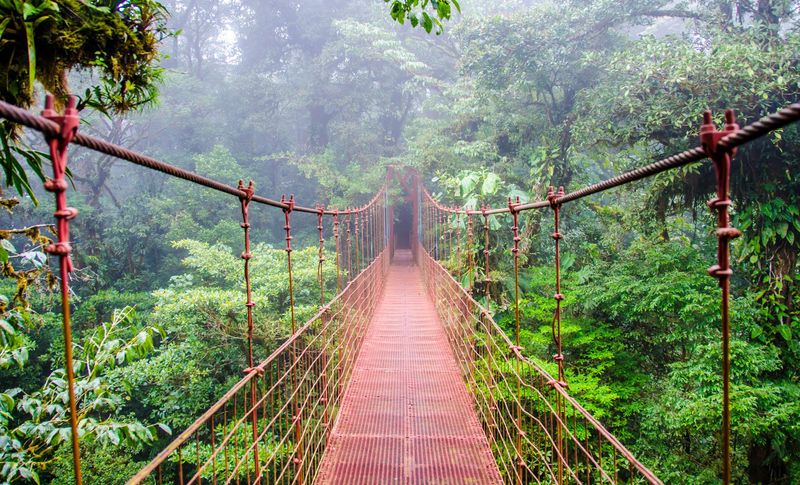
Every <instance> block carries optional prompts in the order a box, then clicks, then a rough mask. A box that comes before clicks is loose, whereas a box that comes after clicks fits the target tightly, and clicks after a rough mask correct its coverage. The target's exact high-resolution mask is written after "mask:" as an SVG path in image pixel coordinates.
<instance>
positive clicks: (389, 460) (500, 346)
mask: <svg viewBox="0 0 800 485" xmlns="http://www.w3.org/2000/svg"><path fill="white" fill-rule="evenodd" d="M0 116H2V117H3V118H5V119H7V120H9V121H12V122H14V123H18V124H21V125H24V126H26V127H28V128H30V129H33V130H37V131H39V132H41V133H42V134H43V135H44V137H45V139H46V141H47V144H48V146H49V150H50V155H51V159H52V168H53V176H52V178H50V179H48V180H47V182H46V183H45V188H46V189H47V190H48V191H51V192H53V193H54V194H55V206H56V211H55V218H56V230H57V241H56V242H54V243H53V244H52V245H51V246H49V247H48V248H46V250H47V252H48V253H50V254H51V255H54V256H57V257H58V258H59V269H60V289H61V295H62V312H63V322H64V327H63V331H64V338H65V343H66V345H65V365H66V371H67V378H68V387H69V403H70V416H71V422H70V424H71V429H72V433H71V440H72V451H73V465H74V474H75V482H76V483H77V484H81V483H82V475H81V461H80V458H81V455H80V442H79V434H78V433H77V430H78V428H79V426H80V423H79V422H78V417H77V416H78V415H77V409H76V399H75V392H74V372H73V359H72V344H71V341H72V340H71V326H70V308H71V306H70V300H69V298H70V289H69V273H70V272H71V271H72V262H71V259H70V254H71V251H72V248H71V246H70V239H69V223H70V221H71V220H72V219H74V218H75V217H77V216H78V213H77V211H76V210H75V209H72V208H70V207H68V206H67V189H68V182H67V175H66V173H67V172H66V170H67V155H68V148H69V146H70V145H71V144H77V145H81V146H84V147H87V148H89V149H91V150H95V151H98V152H102V153H105V154H108V155H111V156H114V157H117V158H120V159H122V160H127V161H129V162H131V163H133V164H136V165H139V166H142V167H146V168H148V169H151V170H156V171H160V172H163V173H165V174H168V175H170V176H173V177H177V178H181V179H184V180H186V181H188V182H192V183H195V184H198V185H201V186H205V187H207V188H209V189H212V190H216V191H219V192H222V193H226V194H229V195H230V196H232V199H235V200H236V201H237V203H238V204H239V205H240V207H241V214H242V218H241V226H242V229H243V240H242V246H243V253H242V259H243V272H244V280H245V287H246V301H243V302H242V304H243V312H246V314H247V328H248V331H247V336H246V337H247V340H248V342H249V352H248V362H249V365H248V367H247V368H246V369H243V371H244V375H243V377H242V379H241V380H239V381H238V382H237V383H236V384H235V385H234V386H233V387H232V388H231V389H230V390H228V391H227V392H226V393H225V394H224V395H223V396H222V397H220V398H219V400H218V401H217V402H216V403H214V404H213V405H212V406H211V407H210V408H209V409H208V410H207V411H206V412H205V413H203V414H202V415H201V416H199V417H197V419H196V420H195V421H194V423H193V424H192V425H191V426H189V427H188V428H186V429H185V430H183V431H182V432H180V434H178V435H177V436H175V437H174V439H173V441H172V442H171V443H170V444H169V445H168V446H166V447H165V448H164V449H163V450H161V451H160V452H159V453H158V454H157V455H156V456H155V458H153V459H152V461H151V462H150V463H148V464H147V465H146V466H145V467H144V468H142V469H141V470H140V471H139V472H138V473H136V475H135V476H133V477H131V478H130V480H129V481H128V483H129V484H131V485H133V484H144V483H148V484H150V483H158V484H162V483H178V484H201V483H209V484H210V483H213V484H217V483H237V484H239V483H253V484H256V483H261V484H266V483H270V484H271V483H287V484H303V483H321V484H361V483H363V484H388V483H409V484H412V483H413V484H423V483H424V484H428V483H436V484H462V483H472V484H495V483H513V484H523V483H525V484H528V483H559V484H560V483H661V482H660V480H659V479H658V477H657V476H656V475H655V474H653V473H652V472H651V471H650V470H649V469H648V468H647V466H646V464H643V463H641V462H640V461H639V460H637V459H636V457H635V456H634V455H633V454H632V453H631V452H630V451H629V450H628V449H627V448H625V446H624V445H623V444H622V443H620V442H619V440H617V439H616V438H615V437H614V435H613V434H612V432H610V431H609V430H607V429H606V428H605V427H604V426H603V425H602V424H601V423H600V422H599V421H598V420H597V419H595V418H594V417H593V416H592V415H591V414H590V413H589V412H588V411H587V410H586V409H585V408H583V407H582V406H581V405H580V403H579V402H578V401H576V400H575V399H574V398H573V397H572V396H571V395H570V394H569V384H568V379H567V374H568V373H567V372H565V361H564V353H563V348H562V347H563V346H562V340H561V302H562V301H563V300H564V299H565V298H567V297H568V295H564V294H563V293H562V290H561V263H560V247H561V244H562V238H563V236H562V234H561V232H560V224H561V221H560V209H561V207H562V206H564V205H565V204H568V203H570V202H572V201H575V200H578V199H582V198H585V197H589V196H592V195H594V194H597V193H599V192H603V191H605V190H609V189H613V188H615V187H618V186H621V185H624V184H628V183H631V182H634V181H636V180H640V179H643V178H646V177H651V176H654V175H656V174H659V173H662V172H665V171H668V170H673V169H676V168H678V167H682V166H685V165H688V164H691V163H696V162H702V161H704V160H710V161H711V163H712V164H713V166H714V168H715V180H713V181H709V184H713V186H714V187H715V189H716V197H714V198H713V199H712V200H711V201H709V207H710V208H711V210H712V211H714V212H715V213H716V214H717V222H718V224H717V230H716V236H717V241H718V248H717V254H716V256H713V258H714V259H715V263H714V264H713V265H712V266H711V267H710V268H709V270H708V272H709V274H710V276H712V277H714V278H716V279H718V281H719V284H720V287H721V289H722V291H721V300H720V328H721V330H722V337H721V342H720V345H721V348H722V356H723V357H722V361H721V362H720V380H721V382H722V386H721V387H722V393H721V394H722V395H721V415H722V422H721V423H720V430H721V439H720V450H719V454H720V458H721V463H722V466H721V470H720V476H721V478H722V481H723V482H724V483H730V481H731V448H730V443H731V437H730V427H731V426H730V395H729V388H730V351H729V338H730V321H729V300H730V277H731V274H732V269H731V263H730V250H729V243H730V241H731V239H733V238H735V237H737V236H738V235H739V231H737V230H736V229H735V228H733V227H731V226H730V220H729V207H730V205H731V203H732V201H731V198H730V169H731V163H732V160H733V158H734V156H735V153H736V148H737V147H739V146H741V145H744V144H745V143H748V142H750V141H752V140H754V139H756V138H759V137H762V136H765V135H767V134H769V133H770V132H772V131H774V130H777V129H780V128H782V127H784V126H786V125H788V124H790V123H793V122H796V121H797V120H798V119H800V104H792V105H789V106H787V107H785V108H783V109H781V110H780V111H778V112H776V113H774V114H771V115H769V116H766V117H764V118H762V119H761V120H759V121H757V122H755V123H753V124H751V125H749V126H747V127H744V128H741V127H739V126H738V125H737V124H736V120H735V119H734V115H733V113H732V112H731V111H728V112H727V113H726V121H725V125H724V127H723V128H722V129H718V128H717V126H716V125H715V124H714V123H713V121H712V117H711V114H710V113H706V114H705V116H704V119H703V123H702V125H701V126H700V144H699V146H697V147H696V148H693V149H691V150H687V151H685V152H682V153H679V154H676V155H673V156H671V157H668V158H665V159H663V160H659V161H657V162H655V163H652V164H650V165H646V166H644V167H641V168H638V169H635V170H632V171H630V172H626V173H623V174H621V175H619V176H616V177H613V178H611V179H608V180H605V181H603V182H600V183H597V184H594V185H591V186H587V187H584V188H581V189H578V190H575V191H571V192H565V190H564V188H562V187H559V188H558V189H556V188H553V187H551V188H550V190H549V191H548V193H547V194H546V196H545V197H543V199H542V200H539V201H534V202H529V203H521V202H520V201H519V199H517V200H510V199H509V201H508V204H507V205H506V206H503V207H485V206H483V207H481V208H479V209H477V210H466V209H464V208H460V207H449V206H446V205H444V204H442V203H441V202H440V201H438V200H436V198H435V197H433V196H432V195H431V193H430V192H429V191H428V190H427V189H426V188H425V187H424V185H423V184H422V178H421V177H420V175H419V174H418V173H417V172H415V171H414V170H410V169H405V170H401V169H396V168H392V167H389V169H388V171H387V175H386V180H385V183H384V185H383V186H382V187H381V188H380V189H379V190H378V191H377V192H376V193H375V195H374V197H373V198H372V199H371V200H370V201H369V202H367V203H366V204H364V205H363V206H359V207H352V208H341V209H335V208H326V207H322V206H319V205H317V206H314V207H305V206H301V205H298V204H296V201H295V200H294V197H292V196H289V197H288V198H287V197H285V196H284V197H281V198H280V199H279V200H276V199H270V198H266V197H263V196H260V195H257V194H255V188H254V185H253V183H252V182H249V183H248V184H245V183H243V182H240V183H239V185H238V186H230V185H226V184H223V183H221V182H218V181H216V180H212V179H209V178H206V177H203V176H201V175H199V174H196V173H193V172H190V171H187V170H184V169H181V168H178V167H175V166H173V165H170V164H167V163H164V162H161V161H159V160H156V159H153V158H151V157H147V156H145V155H142V154H139V153H136V152H133V151H131V150H128V149H126V148H124V147H121V146H117V145H113V144H111V143H108V142H106V141H103V140H101V139H98V138H95V137H92V136H88V135H85V134H82V133H80V132H78V125H79V119H78V113H77V111H76V109H75V100H74V98H71V99H70V101H69V102H68V104H67V107H66V109H65V111H64V113H63V114H57V113H56V112H55V111H54V110H53V100H52V98H51V97H48V100H47V102H46V106H45V110H44V112H43V113H42V115H41V116H38V115H34V114H32V113H30V112H28V111H26V110H23V109H20V108H18V107H15V106H12V105H9V104H7V103H2V102H0ZM395 193H400V194H401V200H400V202H401V203H404V204H408V205H409V206H410V207H411V211H410V212H411V221H409V223H408V224H406V225H405V226H401V225H398V224H395V219H396V217H395V202H396V201H397V197H395V196H393V195H391V194H395ZM543 195H544V194H543ZM254 203H255V204H259V205H266V206H269V207H272V208H274V209H276V210H277V211H279V213H280V214H281V217H282V218H283V221H284V232H285V250H286V278H287V279H288V284H289V295H290V315H291V336H290V337H289V338H288V339H287V340H286V341H285V342H283V343H282V344H281V345H280V346H279V347H278V348H277V349H275V350H274V351H273V352H272V354H271V355H269V356H268V357H267V358H266V359H265V360H263V361H261V362H256V361H255V360H254V357H253V329H254V326H255V325H256V322H254V320H253V307H254V306H255V305H256V304H258V302H256V301H253V298H252V291H251V283H250V265H249V261H250V259H251V258H252V254H251V250H250V209H251V206H252V205H253V204H254ZM528 210H549V211H550V212H551V213H552V238H553V245H554V250H555V262H554V265H555V279H554V281H553V298H554V300H555V302H556V306H555V311H554V314H553V320H552V337H553V349H554V350H555V355H554V356H553V359H554V361H555V363H556V364H557V373H556V375H550V374H549V373H548V372H547V371H545V370H544V369H543V368H542V367H541V365H539V364H538V363H537V361H536V360H535V359H534V358H532V357H531V356H529V355H527V354H526V353H525V350H524V349H523V348H522V347H520V328H521V325H522V323H523V322H522V319H521V316H520V309H519V302H520V293H519V267H520V262H519V258H520V251H521V249H520V242H521V241H522V236H521V235H520V231H519V215H520V214H521V213H522V212H523V211H528ZM296 217H314V218H316V222H317V226H316V228H317V231H318V235H319V251H318V258H319V271H318V285H319V286H318V289H317V290H318V291H319V311H318V312H317V313H316V315H315V316H313V317H312V318H311V319H310V320H308V321H306V322H297V321H296V320H295V313H294V311H295V305H294V291H295V290H294V286H293V285H294V282H293V274H292V238H293V236H292V221H293V220H294V218H296ZM497 217H503V218H505V219H508V220H510V223H511V225H510V227H509V226H506V227H505V228H503V229H502V230H503V231H505V234H506V237H508V238H509V241H510V242H511V243H512V249H511V254H510V255H509V256H508V257H510V258H512V259H513V264H514V275H515V278H514V282H513V283H514V284H513V286H514V289H515V291H514V297H513V301H512V305H513V307H514V317H515V318H514V322H515V329H514V332H513V335H507V334H506V332H505V330H504V329H503V328H501V327H500V326H498V324H497V322H495V320H494V318H493V314H492V311H491V305H490V297H491V291H490V289H491V287H492V285H493V284H496V283H497V282H494V281H492V280H491V278H490V275H491V274H492V273H491V268H490V255H491V254H492V252H493V251H495V250H496V249H495V248H493V247H491V245H490V243H489V241H490V238H489V234H490V231H491V224H490V218H497ZM401 229H402V230H403V231H404V233H402V234H401V233H398V231H399V230H401ZM406 233H407V234H406ZM326 235H327V236H332V239H333V241H332V242H331V241H328V247H331V248H332V250H333V253H334V254H335V258H336V262H335V263H336V282H335V283H336V294H335V295H326V293H325V288H326V282H325V281H324V273H323V271H322V263H323V261H324V259H325V248H326V237H325V236H326ZM398 241H405V242H404V243H403V244H401V245H402V246H406V247H404V248H401V247H400V246H401V245H398ZM710 258H712V256H710ZM454 273H458V274H459V275H460V274H467V275H470V276H469V282H468V284H466V285H462V283H460V282H459V281H457V280H456V278H455V277H454V275H453V274H454ZM475 275H481V276H482V279H481V280H480V281H476V276H475ZM479 292H481V293H482V296H483V302H480V303H479V302H478V296H479V295H478V293H479Z"/></svg>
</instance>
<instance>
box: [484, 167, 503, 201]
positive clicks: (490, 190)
mask: <svg viewBox="0 0 800 485" xmlns="http://www.w3.org/2000/svg"><path fill="white" fill-rule="evenodd" d="M499 187H500V177H498V176H497V174H495V173H493V172H489V173H488V174H486V178H484V179H483V185H482V186H481V195H484V196H486V195H494V194H496V193H497V189H498V188H499Z"/></svg>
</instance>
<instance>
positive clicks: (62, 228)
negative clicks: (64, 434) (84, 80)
mask: <svg viewBox="0 0 800 485" xmlns="http://www.w3.org/2000/svg"><path fill="white" fill-rule="evenodd" d="M76 104H77V99H76V98H75V96H70V97H69V99H68V101H67V107H66V109H65V110H64V114H63V115H58V114H57V113H56V112H55V110H54V109H53V105H54V103H53V96H52V95H48V96H47V98H46V100H45V108H44V111H42V116H43V117H44V118H46V119H47V120H49V121H51V122H54V123H56V124H57V125H58V127H59V131H58V133H57V134H54V135H48V136H47V145H48V147H49V149H50V160H51V161H52V166H53V178H51V179H48V180H47V181H46V182H45V183H44V188H45V189H46V190H47V191H49V192H52V193H54V194H55V200H56V211H55V213H54V214H53V215H54V216H55V218H56V234H57V237H58V241H57V242H55V243H53V244H50V245H48V246H47V247H46V248H45V251H46V252H47V253H48V254H51V255H54V256H58V257H59V261H58V264H59V272H60V277H61V280H60V281H59V284H60V287H61V288H60V289H61V314H62V316H63V324H64V328H63V332H64V366H65V367H66V372H67V390H68V394H69V410H70V412H69V425H70V441H71V444H72V464H73V474H74V477H75V483H76V484H77V485H81V483H83V476H82V473H81V449H80V441H79V435H78V410H77V400H76V398H75V371H74V369H73V363H72V362H73V359H72V324H71V322H70V304H69V274H70V273H71V272H72V269H73V268H72V258H71V257H70V253H72V245H71V244H70V240H69V221H71V220H72V219H74V218H75V217H77V215H78V210H77V209H75V208H73V207H68V206H67V193H66V192H67V187H68V183H67V178H66V171H67V152H68V149H69V144H70V143H71V142H72V140H73V139H74V138H75V135H76V133H77V132H78V125H79V124H80V119H79V117H78V110H77V109H76Z"/></svg>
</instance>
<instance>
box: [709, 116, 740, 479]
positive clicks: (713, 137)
mask: <svg viewBox="0 0 800 485" xmlns="http://www.w3.org/2000/svg"><path fill="white" fill-rule="evenodd" d="M737 131H739V125H738V124H736V116H735V115H734V113H733V111H732V110H728V111H726V112H725V128H723V129H722V130H717V127H716V126H715V125H714V121H713V119H712V118H711V112H710V111H706V112H705V113H703V125H702V126H701V127H700V142H701V144H702V146H703V150H704V151H705V152H706V155H707V156H708V157H709V158H710V159H711V161H712V162H713V164H714V172H715V175H716V193H717V194H716V197H715V198H713V199H711V200H710V201H708V206H709V207H710V208H711V210H713V211H716V213H717V231H716V236H717V264H715V265H713V266H711V267H710V268H708V274H709V275H711V276H713V277H714V278H717V280H719V286H720V288H721V289H722V302H721V317H722V450H721V451H722V481H723V483H724V484H726V485H727V484H729V483H731V410H730V367H731V360H730V333H731V329H730V292H731V275H732V274H733V270H731V267H730V241H731V239H734V238H736V237H738V236H740V235H741V232H739V231H738V230H737V229H735V228H733V227H731V225H730V215H729V214H728V210H729V209H730V206H731V200H730V198H729V195H730V186H731V173H730V171H731V160H732V159H733V156H734V155H735V154H736V149H720V148H719V147H718V145H717V144H718V142H719V140H721V139H722V138H723V137H725V136H727V135H730V134H732V133H735V132H737Z"/></svg>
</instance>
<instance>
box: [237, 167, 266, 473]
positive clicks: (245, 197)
mask: <svg viewBox="0 0 800 485" xmlns="http://www.w3.org/2000/svg"><path fill="white" fill-rule="evenodd" d="M238 189H239V191H240V192H241V195H240V196H239V201H240V202H241V204H242V223H241V226H242V229H243V230H244V252H242V260H244V283H245V292H246V294H247V302H246V303H245V307H247V369H245V373H249V372H256V371H257V370H256V368H255V362H254V360H253V307H254V306H256V304H255V303H254V302H253V292H252V287H251V284H250V259H251V258H252V254H251V253H250V212H249V208H250V201H252V200H253V193H254V192H255V187H254V186H253V181H252V180H251V181H250V183H249V184H248V185H247V187H245V185H244V181H243V180H239V187H238ZM257 380H258V379H257V378H253V379H251V380H250V406H251V407H252V410H251V412H250V424H251V428H252V436H253V467H254V468H253V469H254V471H255V475H256V477H260V476H261V460H260V459H259V456H258V407H257V406H256V397H257V396H256V394H257V392H256V387H257V384H258V383H257ZM244 412H247V409H245V410H244Z"/></svg>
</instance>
